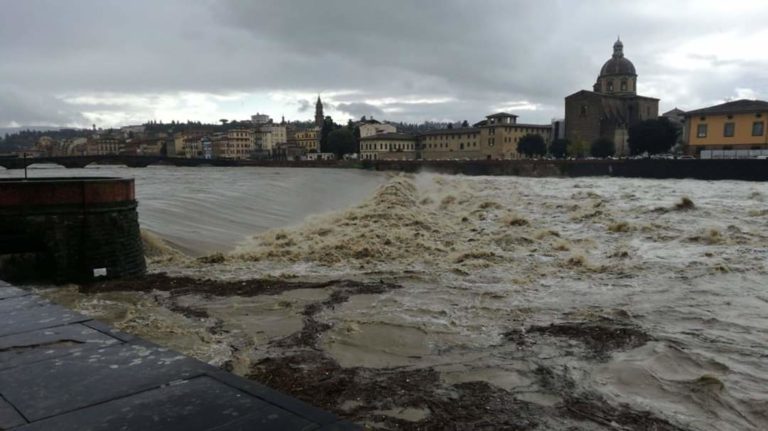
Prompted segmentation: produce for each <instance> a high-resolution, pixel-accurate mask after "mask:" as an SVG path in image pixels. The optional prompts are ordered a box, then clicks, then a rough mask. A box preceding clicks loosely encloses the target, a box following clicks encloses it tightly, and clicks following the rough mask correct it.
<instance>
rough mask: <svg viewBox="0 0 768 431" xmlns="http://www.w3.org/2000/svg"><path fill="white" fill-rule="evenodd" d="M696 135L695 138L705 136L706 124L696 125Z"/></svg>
mask: <svg viewBox="0 0 768 431" xmlns="http://www.w3.org/2000/svg"><path fill="white" fill-rule="evenodd" d="M696 137H697V138H706V137H707V125H706V124H699V125H698V126H697V127H696Z"/></svg>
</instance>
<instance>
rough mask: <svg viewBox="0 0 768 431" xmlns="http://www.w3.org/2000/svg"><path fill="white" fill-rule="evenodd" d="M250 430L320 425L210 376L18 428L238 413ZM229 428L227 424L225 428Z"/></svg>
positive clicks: (96, 427) (193, 428)
mask: <svg viewBox="0 0 768 431" xmlns="http://www.w3.org/2000/svg"><path fill="white" fill-rule="evenodd" d="M243 417H245V418H247V419H248V426H249V428H243V429H248V430H316V429H318V425H317V424H315V423H313V422H310V421H307V420H306V419H303V418H301V417H299V416H297V415H294V414H292V413H289V412H287V411H285V410H283V409H280V408H278V407H276V406H274V405H272V404H269V403H267V402H264V401H262V400H259V399H257V398H253V397H250V396H247V395H246V394H243V393H242V392H240V391H239V390H237V389H234V388H232V387H230V386H227V385H225V384H222V383H220V382H218V381H216V380H214V379H212V378H210V377H198V378H195V379H192V380H189V381H184V382H180V383H177V384H174V385H171V386H164V387H161V388H156V389H153V390H149V391H146V392H142V393H139V394H135V395H132V396H128V397H125V398H120V399H117V400H114V401H110V402H107V403H104V404H99V405H96V406H92V407H89V408H85V409H81V410H77V411H74V412H71V413H67V414H65V415H61V416H57V417H54V418H50V419H48V420H44V421H40V422H37V423H34V424H30V425H27V426H24V427H21V428H18V429H19V430H20V431H22V430H23V431H37V430H53V429H55V430H57V431H86V430H87V431H112V430H120V429H126V430H146V431H155V430H158V431H159V430H184V431H198V430H199V431H203V430H210V429H213V428H215V427H218V426H221V424H225V425H226V424H229V423H232V422H235V421H237V420H238V419H240V418H243ZM223 429H226V428H223Z"/></svg>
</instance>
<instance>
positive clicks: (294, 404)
mask: <svg viewBox="0 0 768 431" xmlns="http://www.w3.org/2000/svg"><path fill="white" fill-rule="evenodd" d="M207 374H208V375H209V376H211V377H214V378H215V379H216V380H219V381H221V382H223V383H226V384H228V385H230V386H232V387H235V388H237V389H239V390H241V391H243V392H245V393H247V394H250V395H253V396H255V397H259V398H262V399H265V400H270V402H273V403H275V404H278V405H280V406H281V407H283V408H284V409H287V410H290V411H294V412H300V413H301V414H302V416H304V417H306V418H309V419H310V420H311V421H313V422H317V423H318V424H321V425H324V424H331V423H335V422H336V421H338V418H336V416H335V415H333V414H331V413H329V412H327V411H325V410H322V409H319V408H317V407H314V406H311V405H309V404H306V403H304V402H302V401H299V400H297V399H296V398H293V397H291V396H288V395H286V394H284V393H282V392H278V391H276V390H274V389H272V388H270V387H268V386H264V385H262V384H260V383H257V382H254V381H252V380H246V379H243V378H242V377H239V376H236V375H234V374H232V373H228V372H226V371H223V370H220V369H218V368H214V367H210V370H209V371H208V373H207Z"/></svg>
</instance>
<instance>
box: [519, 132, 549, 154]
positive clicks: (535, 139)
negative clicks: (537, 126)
mask: <svg viewBox="0 0 768 431" xmlns="http://www.w3.org/2000/svg"><path fill="white" fill-rule="evenodd" d="M517 152H518V153H521V154H525V155H526V156H527V157H532V156H543V155H545V154H547V144H545V143H544V138H542V137H541V135H536V134H532V133H529V134H527V135H525V136H523V137H522V138H520V141H519V142H518V143H517Z"/></svg>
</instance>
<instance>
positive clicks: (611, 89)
mask: <svg viewBox="0 0 768 431" xmlns="http://www.w3.org/2000/svg"><path fill="white" fill-rule="evenodd" d="M608 92H609V93H610V92H613V80H610V81H608Z"/></svg>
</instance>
